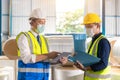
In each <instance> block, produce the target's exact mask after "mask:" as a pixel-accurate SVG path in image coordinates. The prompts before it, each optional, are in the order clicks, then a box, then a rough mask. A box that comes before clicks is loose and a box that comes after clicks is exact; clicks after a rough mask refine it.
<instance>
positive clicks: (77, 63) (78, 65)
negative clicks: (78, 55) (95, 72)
mask: <svg viewBox="0 0 120 80" xmlns="http://www.w3.org/2000/svg"><path fill="white" fill-rule="evenodd" d="M74 65H75V66H76V67H77V68H79V69H81V70H83V71H86V69H85V67H84V66H83V65H82V64H81V63H80V62H79V61H76V62H75V63H74Z"/></svg>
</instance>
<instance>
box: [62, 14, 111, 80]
mask: <svg viewBox="0 0 120 80" xmlns="http://www.w3.org/2000/svg"><path fill="white" fill-rule="evenodd" d="M100 23H101V19H100V17H99V16H98V15H97V14H95V13H88V14H87V15H86V16H85V17H84V20H83V25H85V28H86V33H87V35H88V36H89V37H92V40H91V41H90V43H89V45H88V49H87V53H88V54H90V55H93V56H95V57H98V58H100V61H99V62H98V63H95V64H92V65H90V66H87V67H84V66H83V65H82V64H81V63H80V62H76V63H75V66H76V67H77V68H79V69H81V70H83V71H85V73H84V80H110V79H111V78H110V66H109V54H110V50H111V47H110V43H109V41H108V40H107V39H106V38H105V36H103V35H102V33H101V32H100ZM67 61H68V60H67V58H63V59H61V62H62V63H63V64H65V63H66V62H67Z"/></svg>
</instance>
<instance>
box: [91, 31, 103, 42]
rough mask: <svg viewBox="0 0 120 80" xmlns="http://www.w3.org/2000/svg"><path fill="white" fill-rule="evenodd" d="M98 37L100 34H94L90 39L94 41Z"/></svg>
mask: <svg viewBox="0 0 120 80" xmlns="http://www.w3.org/2000/svg"><path fill="white" fill-rule="evenodd" d="M100 35H102V33H98V34H95V35H94V36H93V37H92V41H95V40H96V39H97V38H98V37H99V36H100Z"/></svg>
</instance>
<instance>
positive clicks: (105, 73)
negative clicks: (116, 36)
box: [85, 35, 111, 80]
mask: <svg viewBox="0 0 120 80" xmlns="http://www.w3.org/2000/svg"><path fill="white" fill-rule="evenodd" d="M103 38H104V36H103V35H101V36H99V37H98V38H97V39H96V40H95V41H94V43H93V45H92V46H91V49H90V51H89V54H90V55H93V56H95V57H97V52H98V44H99V41H100V40H101V39H103ZM91 43H92V42H90V45H91ZM90 45H89V47H88V50H89V48H90ZM109 72H110V66H107V67H106V68H105V69H103V70H100V71H96V72H94V71H92V70H88V71H86V72H85V79H86V80H87V79H88V80H94V79H93V78H97V79H95V80H101V79H104V80H107V79H108V78H110V77H111V76H110V74H109ZM86 77H87V78H86Z"/></svg>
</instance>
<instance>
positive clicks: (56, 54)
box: [48, 51, 60, 59]
mask: <svg viewBox="0 0 120 80" xmlns="http://www.w3.org/2000/svg"><path fill="white" fill-rule="evenodd" d="M59 54H60V52H56V51H52V52H50V53H49V54H48V58H49V59H53V58H55V57H57V56H58V55H59Z"/></svg>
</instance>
